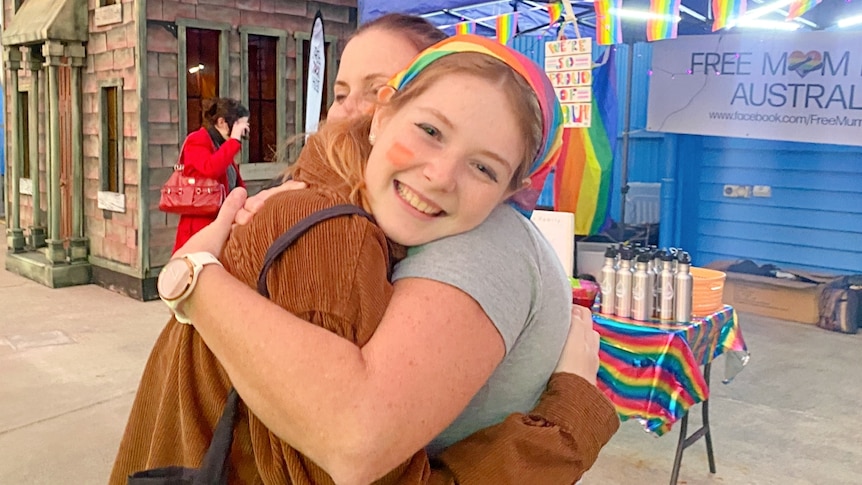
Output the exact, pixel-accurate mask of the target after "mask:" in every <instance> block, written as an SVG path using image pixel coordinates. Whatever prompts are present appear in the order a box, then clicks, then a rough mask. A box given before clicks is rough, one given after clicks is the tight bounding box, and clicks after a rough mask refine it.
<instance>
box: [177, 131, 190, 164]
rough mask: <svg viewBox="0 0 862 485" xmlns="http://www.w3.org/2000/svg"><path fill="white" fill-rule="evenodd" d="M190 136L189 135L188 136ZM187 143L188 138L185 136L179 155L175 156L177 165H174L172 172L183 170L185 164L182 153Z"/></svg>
mask: <svg viewBox="0 0 862 485" xmlns="http://www.w3.org/2000/svg"><path fill="white" fill-rule="evenodd" d="M189 136H191V135H189ZM188 141H189V137H188V136H187V137H186V139H185V140H183V144H182V146H181V147H180V153H179V154H178V155H177V163H176V165H174V172H180V173H182V172H183V169H184V168H185V164H184V163H183V153H185V151H186V142H188Z"/></svg>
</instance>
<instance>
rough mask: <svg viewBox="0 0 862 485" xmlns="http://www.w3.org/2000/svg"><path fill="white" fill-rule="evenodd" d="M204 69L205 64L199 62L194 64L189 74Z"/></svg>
mask: <svg viewBox="0 0 862 485" xmlns="http://www.w3.org/2000/svg"><path fill="white" fill-rule="evenodd" d="M203 70H204V65H203V64H198V65H197V66H192V67H190V68H189V74H194V73H196V72H198V71H203Z"/></svg>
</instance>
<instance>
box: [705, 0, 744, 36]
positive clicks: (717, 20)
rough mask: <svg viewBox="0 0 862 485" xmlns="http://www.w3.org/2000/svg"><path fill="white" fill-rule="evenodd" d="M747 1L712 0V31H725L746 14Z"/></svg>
mask: <svg viewBox="0 0 862 485" xmlns="http://www.w3.org/2000/svg"><path fill="white" fill-rule="evenodd" d="M746 6H747V2H746V0H712V19H713V20H712V31H713V32H715V31H716V30H719V29H723V28H725V27H727V25H728V24H730V23H732V22H733V21H735V20H736V19H738V18H739V17H741V16H742V14H744V13H745V10H746Z"/></svg>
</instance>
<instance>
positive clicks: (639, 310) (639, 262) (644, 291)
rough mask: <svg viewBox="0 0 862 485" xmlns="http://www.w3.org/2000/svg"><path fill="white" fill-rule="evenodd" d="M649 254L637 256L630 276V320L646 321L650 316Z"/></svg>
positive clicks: (643, 253) (642, 253)
mask: <svg viewBox="0 0 862 485" xmlns="http://www.w3.org/2000/svg"><path fill="white" fill-rule="evenodd" d="M649 260H650V257H649V253H648V252H641V253H640V254H638V256H637V259H636V263H635V272H634V274H633V275H632V318H633V319H635V320H640V321H642V322H643V321H646V320H649V319H650V317H652V315H651V314H650V306H651V305H650V304H649V301H650V300H651V299H652V287H651V286H650V275H649Z"/></svg>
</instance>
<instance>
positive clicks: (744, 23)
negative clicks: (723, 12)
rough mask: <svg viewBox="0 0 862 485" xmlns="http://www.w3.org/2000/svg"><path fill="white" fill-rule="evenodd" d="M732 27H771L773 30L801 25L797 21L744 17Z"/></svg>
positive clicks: (793, 28) (794, 27) (791, 28)
mask: <svg viewBox="0 0 862 485" xmlns="http://www.w3.org/2000/svg"><path fill="white" fill-rule="evenodd" d="M731 27H739V28H749V29H771V30H796V29H798V28H799V27H800V25H799V24H797V23H796V22H784V21H780V20H761V19H746V18H745V17H742V18H740V19H738V20H737V21H736V23H734V24H732V25H731Z"/></svg>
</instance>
